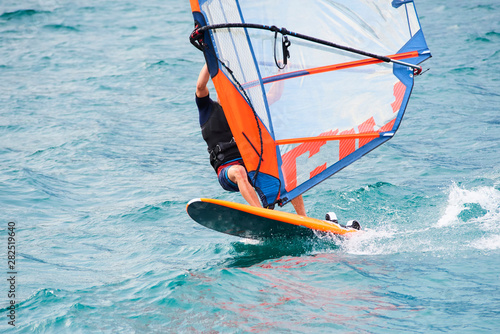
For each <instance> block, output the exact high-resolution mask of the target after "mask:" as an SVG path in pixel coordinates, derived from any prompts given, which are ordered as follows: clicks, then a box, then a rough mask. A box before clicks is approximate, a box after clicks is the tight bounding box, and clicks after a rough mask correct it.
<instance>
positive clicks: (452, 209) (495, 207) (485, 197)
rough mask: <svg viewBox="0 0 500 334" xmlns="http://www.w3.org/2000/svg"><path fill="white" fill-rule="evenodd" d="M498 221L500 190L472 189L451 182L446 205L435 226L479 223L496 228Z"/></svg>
mask: <svg viewBox="0 0 500 334" xmlns="http://www.w3.org/2000/svg"><path fill="white" fill-rule="evenodd" d="M499 222H500V191H499V190H497V189H495V188H493V187H478V188H475V189H473V190H467V189H463V188H460V187H459V186H458V185H456V184H453V185H452V186H451V188H450V193H449V195H448V205H447V207H446V210H445V212H444V214H443V215H442V216H441V218H440V219H439V220H438V222H437V224H436V226H437V227H445V226H452V225H460V224H462V223H481V224H482V225H483V226H482V227H483V228H485V229H492V228H495V229H496V228H498V225H499Z"/></svg>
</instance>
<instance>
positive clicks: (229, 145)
mask: <svg viewBox="0 0 500 334" xmlns="http://www.w3.org/2000/svg"><path fill="white" fill-rule="evenodd" d="M209 79H210V74H209V72H208V68H207V65H205V66H203V68H202V70H201V71H200V74H199V76H198V81H197V83H196V105H197V106H198V112H199V118H200V126H201V133H202V136H203V139H205V141H206V142H207V145H208V152H209V153H210V164H211V165H212V167H213V168H214V169H215V172H216V173H217V176H218V179H219V183H220V185H221V186H222V188H223V189H224V190H227V191H239V192H240V193H241V195H242V196H243V198H244V199H245V200H246V201H247V202H248V204H250V205H252V206H256V207H262V205H261V204H260V200H259V197H258V195H257V193H256V192H255V189H253V187H252V185H251V184H250V181H249V178H248V174H247V170H246V169H245V165H244V163H243V159H242V157H241V155H240V153H239V151H238V147H237V146H236V143H235V142H234V138H233V135H232V133H231V129H230V128H229V125H228V123H227V120H226V117H225V115H224V112H223V110H222V107H221V105H220V104H219V103H218V102H215V101H213V100H212V99H211V98H210V96H209V89H208V87H207V83H208V80H209ZM291 202H292V205H293V207H294V208H295V211H296V212H297V214H299V215H302V216H306V210H305V207H304V201H303V199H302V196H298V197H296V198H295V199H293V200H292V201H291Z"/></svg>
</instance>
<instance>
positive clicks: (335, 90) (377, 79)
mask: <svg viewBox="0 0 500 334" xmlns="http://www.w3.org/2000/svg"><path fill="white" fill-rule="evenodd" d="M191 8H192V12H193V17H194V20H195V22H196V23H197V24H198V25H199V26H200V27H205V28H207V29H205V30H203V29H202V31H203V34H204V37H203V43H202V49H203V51H204V55H205V58H206V61H207V64H208V67H209V71H210V75H211V77H212V81H213V83H214V86H215V88H216V90H217V96H218V99H219V101H220V103H221V105H222V107H223V109H224V112H225V114H226V118H227V120H228V123H229V125H230V127H231V130H232V132H233V136H234V138H235V141H236V143H237V145H238V148H239V150H240V153H241V154H242V157H243V160H244V163H245V166H246V168H247V170H248V172H249V176H250V179H251V180H252V182H253V185H254V187H255V188H256V190H257V192H258V193H259V195H260V196H261V200H262V202H263V204H264V205H268V204H273V203H279V204H284V203H287V202H288V201H290V200H291V199H293V198H295V197H297V196H299V195H300V194H302V193H303V192H305V191H307V190H308V189H310V188H311V187H313V186H315V185H317V184H318V183H320V182H322V181H324V180H325V179H327V178H328V177H330V176H332V175H333V174H335V173H336V172H338V171H339V170H341V169H342V168H344V167H346V166H348V165H349V164H351V163H353V162H354V161H356V160H357V159H359V158H360V157H362V156H363V155H364V154H366V153H368V152H369V151H371V150H373V149H374V148H376V147H377V146H379V145H381V144H383V143H384V142H386V141H387V140H389V139H390V138H391V137H392V136H393V135H394V133H395V132H396V130H397V129H398V127H399V125H400V123H401V119H402V117H403V114H404V111H405V109H406V106H407V104H408V100H409V98H410V94H411V91H412V88H413V82H414V76H415V68H417V67H418V66H416V65H417V64H419V63H421V62H422V61H424V60H426V59H427V58H429V57H430V56H431V54H430V52H429V49H428V47H427V44H426V42H425V39H424V35H423V33H422V30H421V27H420V22H419V19H418V16H417V12H416V9H415V5H414V2H413V1H412V0H308V1H304V0H272V1H269V0H191ZM278 27H279V28H278ZM358 51H359V52H358ZM372 55H373V56H372ZM388 60H390V61H388ZM285 63H286V64H285Z"/></svg>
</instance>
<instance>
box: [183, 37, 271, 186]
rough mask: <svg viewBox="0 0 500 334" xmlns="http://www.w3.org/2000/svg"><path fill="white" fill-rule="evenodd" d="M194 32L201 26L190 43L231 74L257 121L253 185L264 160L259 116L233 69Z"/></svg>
mask: <svg viewBox="0 0 500 334" xmlns="http://www.w3.org/2000/svg"><path fill="white" fill-rule="evenodd" d="M195 32H197V33H202V32H203V31H202V30H201V28H200V29H198V28H196V29H195V30H194V31H193V33H192V34H191V37H190V40H191V44H193V45H194V46H195V47H196V48H197V49H199V50H200V51H203V52H205V51H209V52H210V53H211V54H212V55H213V56H214V57H215V59H217V61H218V62H219V63H220V64H221V65H222V66H223V67H224V68H225V69H226V71H227V72H228V73H229V74H230V75H231V77H232V78H233V80H234V82H235V83H236V84H237V85H238V88H239V90H240V91H241V93H242V94H243V97H244V98H245V100H246V101H247V103H248V105H249V106H250V108H251V109H252V112H253V115H254V117H255V122H256V123H257V130H258V131H259V140H260V154H259V153H258V152H257V150H255V147H253V145H252V147H253V148H254V150H255V151H256V153H257V155H258V156H259V163H258V164H257V168H256V169H255V174H254V176H253V178H252V182H253V183H254V185H255V181H256V180H257V176H258V175H259V171H260V167H261V165H262V161H263V160H264V159H263V156H264V140H263V139H262V129H261V128H260V123H259V116H258V114H257V112H256V111H255V108H254V107H253V104H252V101H251V100H250V97H249V96H248V94H247V92H246V91H245V89H244V88H243V86H242V85H241V83H240V82H239V81H238V79H236V77H235V76H234V73H233V71H232V70H231V69H230V68H229V67H228V66H227V65H226V64H225V63H224V62H223V61H222V60H221V59H220V58H219V57H218V56H217V54H216V53H215V50H212V49H211V48H209V47H208V46H207V45H206V44H205V43H199V44H197V43H195V42H196V40H195V39H194V38H193V36H194V33H195ZM198 46H199V47H198ZM243 135H244V136H245V137H246V135H245V134H244V133H243ZM247 140H248V138H247ZM250 144H251V143H250Z"/></svg>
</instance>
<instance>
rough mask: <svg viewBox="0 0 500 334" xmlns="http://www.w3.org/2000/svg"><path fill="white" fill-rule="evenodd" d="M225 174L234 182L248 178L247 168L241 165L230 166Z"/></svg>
mask: <svg viewBox="0 0 500 334" xmlns="http://www.w3.org/2000/svg"><path fill="white" fill-rule="evenodd" d="M227 175H228V177H229V179H230V180H231V181H233V182H235V183H238V182H241V181H244V180H247V179H248V176H247V170H246V169H245V167H243V166H241V165H238V166H231V168H230V169H229V171H228V174H227Z"/></svg>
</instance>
